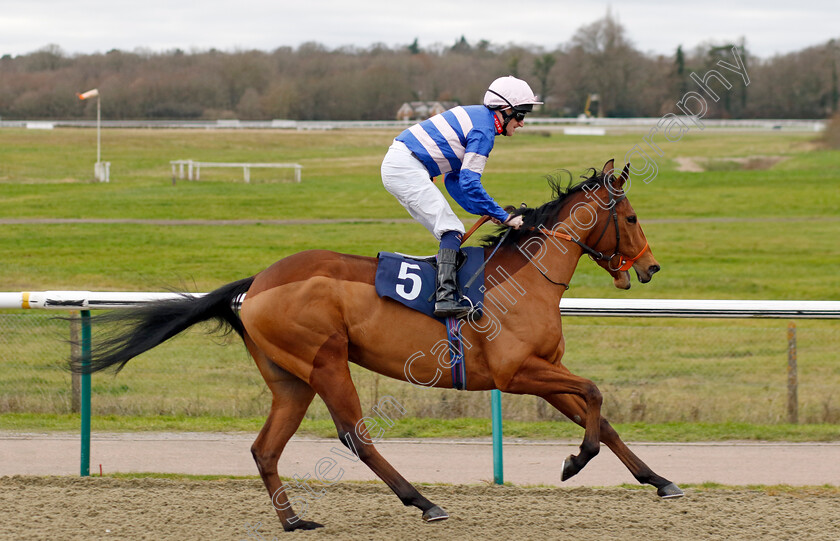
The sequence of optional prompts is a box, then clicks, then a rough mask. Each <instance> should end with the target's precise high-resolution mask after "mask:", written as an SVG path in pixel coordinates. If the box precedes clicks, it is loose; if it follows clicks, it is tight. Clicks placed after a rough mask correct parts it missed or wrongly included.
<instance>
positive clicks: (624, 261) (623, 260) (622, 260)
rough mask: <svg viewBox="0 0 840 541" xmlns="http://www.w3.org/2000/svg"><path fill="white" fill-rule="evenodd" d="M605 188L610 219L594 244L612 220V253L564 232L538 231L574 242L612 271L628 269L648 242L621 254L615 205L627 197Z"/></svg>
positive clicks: (601, 236) (567, 287)
mask: <svg viewBox="0 0 840 541" xmlns="http://www.w3.org/2000/svg"><path fill="white" fill-rule="evenodd" d="M604 186H605V187H606V183H605V185H604ZM605 189H606V190H607V192H609V194H610V209H609V210H610V219H609V221H607V223H606V224H604V229H602V230H601V234H600V235H598V240H596V241H595V243H594V246H597V245H598V243H599V242H601V240H602V239H603V238H604V235H605V234H606V233H607V229H609V227H610V222H612V223H613V225H614V226H615V250H614V251H613V253H612V255H610V256H607V255H605V254H604V253H603V252H599V251H597V250H595V249H594V248H592V247H591V246H589V245H588V244H586V243H584V242H581V241H579V240H578V239H576V238H574V237H572V236H571V235H567V234H565V233H558V232H557V231H554V230H553V229H547V228H542V229H540V232H541V233H544V234H546V235H549V236H552V237H555V238H558V239H563V240H568V241H571V242H574V243H575V244H577V245H578V246H580V248H581V250H583V251H584V253H586V254H588V255H589V257H591V258H592V260H593V261H606V262H607V268H608V269H609V270H610V271H612V272H619V271H628V270H630V269H631V268H633V265H634V264H635V263H636V261H638V260H639V258H640V257H642V254H644V253H645V250H647V249H648V243H647V241H645V245H644V246H643V247H642V249H641V250H640V251H639V253H638V254H636V256H635V257H631V258H627V257H625V256H623V255H622V254H621V233H620V232H619V228H618V212H617V211H616V207H617V206H618V204H619V203H621V202H622V201H623V200H624V199H626V198H627V195H625V194H622V195H621V197H619V198H616V197H615V194H613V193H612V191H610V189H609V188H605ZM532 229H533V228H532ZM616 258H618V267H616V268H613V264H612V262H613V260H614V259H616ZM536 267H537V270H538V271H539V272H540V274H542V275H543V277H544V278H545V279H546V280H548V281H549V282H551V283H552V284H554V285H562V286H565V287H566V289H569V285H568V284H565V283H563V282H555V281H554V280H552V279H551V278H549V277H548V276H547V275H546V274H545V273H544V272H543V270H542V269H540V268H539V266H536Z"/></svg>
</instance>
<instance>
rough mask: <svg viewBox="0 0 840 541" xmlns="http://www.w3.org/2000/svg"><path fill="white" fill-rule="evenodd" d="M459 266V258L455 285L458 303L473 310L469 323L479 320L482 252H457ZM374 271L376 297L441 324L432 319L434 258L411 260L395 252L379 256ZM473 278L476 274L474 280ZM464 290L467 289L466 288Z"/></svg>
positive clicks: (476, 249) (469, 248) (441, 321)
mask: <svg viewBox="0 0 840 541" xmlns="http://www.w3.org/2000/svg"><path fill="white" fill-rule="evenodd" d="M461 256H462V258H463V262H461V261H460V258H459V267H458V284H459V285H460V288H461V296H462V302H465V303H469V304H470V305H471V306H473V307H474V310H478V312H477V313H476V312H474V313H472V314H471V316H470V317H471V318H472V319H474V320H475V319H477V318H478V317H480V315H481V312H480V306H481V303H482V301H483V300H484V269H483V263H484V249H483V248H479V247H473V246H470V247H467V248H462V249H461ZM377 258H378V263H377V267H376V282H375V285H376V293H377V294H378V295H379V296H380V297H387V298H389V299H393V300H395V301H397V302H399V303H400V304H402V305H404V306H406V307H408V308H411V309H412V310H416V311H418V312H421V313H423V314H426V315H427V316H429V317H431V318H434V319H436V320H437V321H439V322H440V323H444V319H443V318H437V317H435V316H434V311H435V302H434V301H435V285H436V271H435V269H436V267H437V259H436V257H435V256H433V255H432V256H412V255H406V254H400V253H396V252H379V254H378V255H377ZM476 274H478V275H477V276H476ZM467 286H468V287H467Z"/></svg>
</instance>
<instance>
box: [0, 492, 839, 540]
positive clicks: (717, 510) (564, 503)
mask: <svg viewBox="0 0 840 541" xmlns="http://www.w3.org/2000/svg"><path fill="white" fill-rule="evenodd" d="M419 488H420V490H421V491H422V492H423V493H424V495H425V496H427V497H428V498H429V499H431V500H432V501H434V502H435V503H437V504H439V505H441V506H442V507H444V508H445V509H446V510H447V511H449V513H450V515H451V517H452V518H450V519H449V520H447V521H443V522H437V523H431V524H426V523H424V522H422V520H421V519H420V512H419V511H418V510H416V509H414V508H406V507H403V506H402V505H401V504H400V503H399V501H398V500H397V499H396V497H395V496H394V495H393V494H392V493H391V492H390V491H389V490H388V489H387V488H386V487H384V486H383V485H382V484H378V483H377V484H372V483H349V482H342V483H340V484H337V485H335V486H332V487H328V490H327V491H326V494H325V495H323V496H322V497H321V498H320V499H318V500H312V501H311V502H310V503H309V506H308V509H307V510H306V515H305V518H307V519H310V520H316V521H318V522H321V523H323V524H325V526H326V527H325V528H323V529H319V530H315V531H310V532H295V533H293V534H284V533H283V532H282V529H281V528H280V527H279V522H278V521H277V519H276V515H275V514H274V511H273V509H272V508H271V504H270V502H269V500H268V497H267V495H266V494H265V493H264V488H263V487H262V483H261V482H260V481H259V480H254V479H231V480H218V481H192V480H170V479H115V478H108V477H104V478H97V477H88V478H73V477H35V476H12V477H2V478H0V517H2V527H0V538H2V539H85V540H89V539H131V540H134V539H155V540H157V539H178V540H189V539H231V540H260V539H266V540H270V539H272V538H274V537H275V536H277V537H278V538H279V539H285V538H294V539H312V540H317V539H399V540H405V541H408V540H414V539H527V538H532V539H570V540H578V539H612V540H625V539H626V540H631V539H632V540H634V541H635V540H638V539H666V538H674V539H703V540H709V539H751V540H756V539H805V540H821V539H826V540H832V541H837V540H838V539H840V492H838V490H837V489H836V488H834V489H832V488H825V489H821V488H810V489H808V488H797V489H792V490H791V491H787V490H781V491H780V490H772V489H763V490H749V489H722V488H715V489H688V490H686V497H685V498H682V499H678V500H664V501H663V500H660V499H659V498H658V497H656V495H655V493H654V491H653V490H649V489H638V490H635V489H630V488H621V487H619V488H602V489H596V488H583V487H577V488H543V487H539V488H523V487H511V486H491V485H471V486H466V485H459V486H440V485H437V486H421V487H419ZM298 512H300V510H299V511H298Z"/></svg>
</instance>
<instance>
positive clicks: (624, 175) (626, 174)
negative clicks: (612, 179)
mask: <svg viewBox="0 0 840 541" xmlns="http://www.w3.org/2000/svg"><path fill="white" fill-rule="evenodd" d="M629 178H630V162H627V164H626V165H625V166H624V169H623V170H622V171H621V175H619V176H618V179H616V187H617V188H619V189H620V188H623V187H624V183H625V182H627V180H628V179H629Z"/></svg>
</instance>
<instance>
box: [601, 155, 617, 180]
mask: <svg viewBox="0 0 840 541" xmlns="http://www.w3.org/2000/svg"><path fill="white" fill-rule="evenodd" d="M613 171H615V159H612V160H610V161H608V162H607V163H605V164H604V168H603V169H602V170H601V173H603V174H604V178H609V177H611V176H612V175H613Z"/></svg>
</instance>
